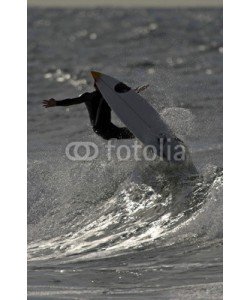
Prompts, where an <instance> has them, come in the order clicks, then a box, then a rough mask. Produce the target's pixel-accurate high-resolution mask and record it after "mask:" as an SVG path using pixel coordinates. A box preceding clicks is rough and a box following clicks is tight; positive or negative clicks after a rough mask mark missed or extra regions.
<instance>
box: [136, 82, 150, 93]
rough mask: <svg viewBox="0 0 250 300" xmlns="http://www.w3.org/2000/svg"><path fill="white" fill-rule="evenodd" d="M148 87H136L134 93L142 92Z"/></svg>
mask: <svg viewBox="0 0 250 300" xmlns="http://www.w3.org/2000/svg"><path fill="white" fill-rule="evenodd" d="M148 86H149V84H146V85H142V86H138V87H137V88H136V89H135V92H136V93H140V92H143V91H144V90H146V88H148Z"/></svg>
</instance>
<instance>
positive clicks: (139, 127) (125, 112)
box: [91, 71, 187, 163]
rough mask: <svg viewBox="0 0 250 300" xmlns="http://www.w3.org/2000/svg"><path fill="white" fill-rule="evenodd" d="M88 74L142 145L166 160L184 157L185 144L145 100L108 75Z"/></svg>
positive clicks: (179, 161) (180, 161) (181, 161)
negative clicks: (150, 148) (154, 150)
mask: <svg viewBox="0 0 250 300" xmlns="http://www.w3.org/2000/svg"><path fill="white" fill-rule="evenodd" d="M91 74H92V76H93V78H94V80H95V82H96V85H97V87H98V89H99V90H100V92H101V94H102V95H103V97H104V99H105V100H106V101H107V103H108V104H109V106H110V107H111V109H112V110H113V111H114V112H115V114H116V115H117V116H118V117H119V118H120V120H121V121H122V122H123V123H124V124H125V125H126V126H127V127H128V128H129V130H130V131H131V132H132V133H133V134H134V135H135V136H136V137H137V138H138V139H139V140H140V141H141V142H142V143H143V144H144V145H146V146H152V149H156V153H157V155H159V156H162V157H163V159H164V160H167V161H168V162H170V163H183V160H186V155H187V152H186V151H187V148H186V146H185V145H184V143H183V142H182V141H181V140H180V139H178V138H177V137H176V136H175V134H174V133H173V131H172V130H171V129H170V127H169V126H168V125H167V124H166V123H165V122H164V121H163V120H162V119H161V117H160V115H159V113H158V112H157V111H156V110H155V109H154V107H153V106H152V105H151V104H150V103H149V102H148V101H146V100H145V99H144V98H143V97H142V96H141V95H139V94H138V93H136V92H135V91H134V90H133V89H132V88H130V87H129V86H127V85H126V84H125V83H123V82H121V81H119V80H117V79H115V78H113V77H111V76H108V75H105V74H102V73H100V72H96V71H92V72H91ZM183 152H185V153H184V156H185V157H184V156H183ZM180 155H181V157H180Z"/></svg>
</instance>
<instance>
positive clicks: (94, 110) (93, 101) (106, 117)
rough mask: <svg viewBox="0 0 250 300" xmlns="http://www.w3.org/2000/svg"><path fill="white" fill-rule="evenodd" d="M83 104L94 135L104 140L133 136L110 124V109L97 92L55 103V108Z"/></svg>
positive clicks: (123, 129)
mask: <svg viewBox="0 0 250 300" xmlns="http://www.w3.org/2000/svg"><path fill="white" fill-rule="evenodd" d="M80 103H85V105H86V106H87V109H88V112H89V117H90V122H91V125H92V127H93V130H94V132H95V133H97V134H98V135H100V136H101V137H102V138H104V139H105V140H109V139H112V138H115V139H131V138H134V135H133V134H132V133H131V132H130V131H129V130H128V128H126V127H122V128H119V127H117V126H115V125H114V124H113V123H112V122H111V108H110V107H109V105H108V103H107V102H106V101H105V100H104V98H103V97H102V94H101V93H100V92H99V91H94V92H92V93H84V94H82V95H81V96H80V97H77V98H72V99H65V100H61V101H57V102H56V105H57V106H69V105H74V104H80Z"/></svg>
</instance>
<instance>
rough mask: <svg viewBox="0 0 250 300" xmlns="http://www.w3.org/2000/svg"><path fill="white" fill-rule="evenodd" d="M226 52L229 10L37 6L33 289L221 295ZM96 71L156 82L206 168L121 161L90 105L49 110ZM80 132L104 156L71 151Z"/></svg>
mask: <svg viewBox="0 0 250 300" xmlns="http://www.w3.org/2000/svg"><path fill="white" fill-rule="evenodd" d="M222 52H223V45H222V10H221V9H218V8H217V9H204V8H203V9H198V8H197V9H184V8H183V9H141V8H140V9H133V10H132V9H118V8H117V9H112V10H110V9H108V8H98V9H37V8H36V9H35V8H29V9H28V297H29V299H222V181H223V170H222ZM90 70H97V71H101V72H103V73H106V74H110V75H112V76H114V77H116V78H119V79H120V80H122V81H124V82H126V83H127V84H129V85H131V86H138V85H142V84H145V83H149V85H150V86H149V88H148V89H147V90H146V91H145V92H144V93H143V96H144V97H145V98H146V99H147V100H148V101H149V102H150V103H151V104H152V105H153V106H154V107H155V108H156V110H157V111H158V112H159V113H160V114H161V116H162V118H163V119H164V120H165V122H166V123H167V124H169V126H170V127H171V128H172V129H173V131H174V132H175V133H176V135H177V136H178V137H180V138H181V139H182V140H183V141H184V142H185V144H186V145H188V147H189V150H190V153H191V156H192V160H193V162H194V164H195V166H196V168H197V170H198V172H199V175H198V176H197V177H195V178H194V177H190V178H189V177H187V176H181V174H179V173H175V171H173V170H171V169H170V168H169V167H168V166H166V164H165V163H164V162H162V161H159V160H155V161H151V162H146V161H145V160H140V161H135V160H134V159H133V158H131V159H129V160H128V161H118V159H117V158H116V157H115V156H114V157H112V159H111V160H109V159H107V156H106V152H105V149H106V148H105V145H106V141H104V140H102V139H101V138H100V137H98V136H97V135H95V134H94V133H93V131H92V129H91V127H90V122H89V118H88V114H87V111H86V108H85V106H84V105H77V106H71V107H68V108H63V107H57V108H51V109H47V110H46V109H44V108H43V107H42V105H41V101H42V100H43V99H48V98H51V97H53V98H55V99H64V98H68V97H75V96H77V95H78V94H80V93H83V92H85V91H91V90H92V89H93V87H92V84H93V82H92V79H91V76H90ZM113 120H114V122H115V123H117V124H119V125H122V124H121V123H120V121H119V120H118V118H117V117H116V116H115V115H114V116H113ZM75 141H91V142H94V143H96V144H97V145H98V147H99V149H100V155H99V156H98V157H97V158H96V159H95V160H93V161H89V162H83V161H71V160H69V159H68V158H67V156H66V155H65V148H66V146H67V145H68V144H69V143H70V142H75ZM113 144H114V145H116V146H119V145H122V144H126V145H127V146H128V147H130V148H131V149H132V145H133V141H130V140H129V141H113Z"/></svg>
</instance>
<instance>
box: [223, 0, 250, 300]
mask: <svg viewBox="0 0 250 300" xmlns="http://www.w3.org/2000/svg"><path fill="white" fill-rule="evenodd" d="M245 3H247V4H248V5H247V4H245V5H244V4H243V1H225V5H224V46H225V47H224V49H225V51H224V149H226V150H225V151H224V170H225V188H224V299H247V298H248V297H249V268H250V264H249V255H250V254H249V253H250V251H249V249H250V247H249V236H250V234H249V229H250V225H249V220H250V204H249V203H250V196H249V194H250V192H249V187H250V183H249V180H250V176H249V158H248V156H249V150H248V149H249V137H250V134H249V128H250V125H249V121H250V109H249V108H250V105H249V102H250V96H249V95H250V76H249V70H250V64H249V60H250V58H249V56H250V45H249V28H250V24H249V19H250V18H249V11H250V10H249V6H250V5H249V3H248V2H247V1H245Z"/></svg>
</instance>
